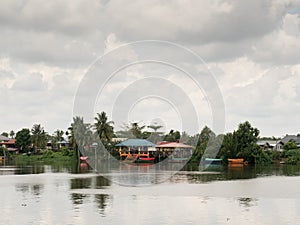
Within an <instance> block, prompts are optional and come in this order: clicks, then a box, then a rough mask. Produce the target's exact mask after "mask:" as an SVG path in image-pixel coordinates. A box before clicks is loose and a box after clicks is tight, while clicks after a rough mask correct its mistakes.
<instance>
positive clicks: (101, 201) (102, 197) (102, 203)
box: [95, 194, 110, 214]
mask: <svg viewBox="0 0 300 225" xmlns="http://www.w3.org/2000/svg"><path fill="white" fill-rule="evenodd" d="M109 199H110V196H109V195H107V194H97V195H95V202H96V203H97V207H98V209H99V213H100V214H104V211H105V208H106V207H107V205H108V203H107V202H108V200H109Z"/></svg>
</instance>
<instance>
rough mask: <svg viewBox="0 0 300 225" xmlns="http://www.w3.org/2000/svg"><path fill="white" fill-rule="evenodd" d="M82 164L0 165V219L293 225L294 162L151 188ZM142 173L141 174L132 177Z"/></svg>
mask: <svg viewBox="0 0 300 225" xmlns="http://www.w3.org/2000/svg"><path fill="white" fill-rule="evenodd" d="M127 175H128V174H127V173H126V172H122V171H118V172H116V173H111V174H109V175H107V174H99V173H95V172H93V171H92V170H90V169H89V168H88V167H86V166H85V165H81V167H77V166H76V165H72V164H68V163H67V164H60V163H56V164H52V165H43V164H41V163H40V164H32V165H22V166H18V165H6V166H3V165H2V166H0V193H1V200H0V202H1V211H0V215H1V217H0V224H3V225H4V224H5V225H10V224H18V225H19V224H22V225H23V224H28V225H29V224H30V225H33V224H39V225H40V224H47V225H49V224H55V225H57V224H63V225H66V224H70V225H71V224H78V225H79V224H80V225H82V224H89V225H91V224H124V225H127V224H128V225H133V224H149V225H150V224H239V225H240V224H256V225H258V224H300V214H299V209H300V190H299V187H300V176H299V175H300V167H299V166H290V165H271V166H260V167H259V166H256V167H251V166H245V167H241V168H227V167H225V168H218V169H213V170H211V171H199V170H197V169H195V168H187V171H180V172H178V173H176V174H175V175H173V176H170V177H169V173H168V171H165V172H161V171H160V173H159V174H155V176H157V177H158V178H159V177H167V179H164V181H163V182H157V183H155V182H154V183H153V184H152V185H145V186H139V185H137V186H133V185H120V183H118V182H115V181H116V180H118V179H120V177H121V178H122V177H125V178H126V176H127ZM144 175H145V177H147V176H148V175H149V174H147V171H144V172H143V173H140V174H139V176H144Z"/></svg>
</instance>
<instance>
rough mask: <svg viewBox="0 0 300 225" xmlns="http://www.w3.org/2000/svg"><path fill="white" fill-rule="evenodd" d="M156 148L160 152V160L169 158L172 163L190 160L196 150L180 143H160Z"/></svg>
mask: <svg viewBox="0 0 300 225" xmlns="http://www.w3.org/2000/svg"><path fill="white" fill-rule="evenodd" d="M155 148H156V151H158V152H159V155H160V158H161V157H162V159H164V158H167V157H168V158H169V159H170V161H171V160H172V161H174V162H175V161H186V160H188V159H189V158H190V157H191V156H192V154H193V151H194V149H195V147H193V146H191V145H187V144H184V143H180V142H159V143H158V144H157V145H156V146H155ZM160 160H161V159H160Z"/></svg>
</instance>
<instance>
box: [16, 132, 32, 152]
mask: <svg viewBox="0 0 300 225" xmlns="http://www.w3.org/2000/svg"><path fill="white" fill-rule="evenodd" d="M29 145H30V131H29V129H27V128H23V129H22V130H20V131H18V132H17V134H16V146H17V147H18V148H20V150H21V151H27V150H28V149H29Z"/></svg>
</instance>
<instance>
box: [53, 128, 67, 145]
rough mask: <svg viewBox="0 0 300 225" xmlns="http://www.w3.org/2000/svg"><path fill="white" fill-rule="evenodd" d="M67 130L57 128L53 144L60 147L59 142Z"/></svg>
mask: <svg viewBox="0 0 300 225" xmlns="http://www.w3.org/2000/svg"><path fill="white" fill-rule="evenodd" d="M64 134H65V132H64V131H63V130H56V131H54V134H53V136H52V146H55V147H56V148H57V149H59V144H58V143H57V142H59V141H63V140H64Z"/></svg>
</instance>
